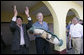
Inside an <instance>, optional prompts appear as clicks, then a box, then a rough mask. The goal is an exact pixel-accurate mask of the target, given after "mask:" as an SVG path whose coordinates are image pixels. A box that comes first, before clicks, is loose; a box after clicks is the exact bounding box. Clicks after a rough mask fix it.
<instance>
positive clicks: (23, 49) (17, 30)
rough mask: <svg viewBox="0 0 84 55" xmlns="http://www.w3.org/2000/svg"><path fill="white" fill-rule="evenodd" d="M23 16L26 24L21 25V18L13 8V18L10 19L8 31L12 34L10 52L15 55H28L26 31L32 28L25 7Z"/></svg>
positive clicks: (27, 10)
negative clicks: (26, 19)
mask: <svg viewBox="0 0 84 55" xmlns="http://www.w3.org/2000/svg"><path fill="white" fill-rule="evenodd" d="M25 14H26V16H27V18H28V23H27V24H22V21H23V19H22V17H20V16H17V15H18V12H17V9H16V6H14V17H13V18H12V21H11V24H10V29H11V31H12V33H13V42H12V50H13V52H14V53H15V54H28V52H29V51H28V49H29V42H30V40H29V36H28V33H27V30H28V29H29V28H31V27H32V20H31V17H30V16H29V9H28V7H26V10H25Z"/></svg>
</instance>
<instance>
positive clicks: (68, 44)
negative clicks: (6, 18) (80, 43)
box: [66, 20, 72, 50]
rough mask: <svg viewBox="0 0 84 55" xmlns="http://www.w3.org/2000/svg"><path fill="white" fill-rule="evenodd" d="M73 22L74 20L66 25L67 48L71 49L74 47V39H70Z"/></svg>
mask: <svg viewBox="0 0 84 55" xmlns="http://www.w3.org/2000/svg"><path fill="white" fill-rule="evenodd" d="M71 24H72V20H71V22H70V23H69V24H68V25H67V26H66V29H67V32H66V33H67V49H68V50H70V49H72V39H71V40H69V32H70V26H71Z"/></svg>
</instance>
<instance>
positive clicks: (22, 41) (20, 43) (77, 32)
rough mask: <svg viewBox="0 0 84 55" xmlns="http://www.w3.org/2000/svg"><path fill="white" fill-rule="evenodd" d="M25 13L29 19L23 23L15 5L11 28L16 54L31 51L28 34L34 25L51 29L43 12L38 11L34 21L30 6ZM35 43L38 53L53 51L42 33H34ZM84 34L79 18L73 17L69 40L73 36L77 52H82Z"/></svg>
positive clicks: (13, 49) (13, 47) (13, 48)
mask: <svg viewBox="0 0 84 55" xmlns="http://www.w3.org/2000/svg"><path fill="white" fill-rule="evenodd" d="M25 14H26V16H27V19H28V23H27V24H22V22H23V18H22V17H21V16H18V12H17V9H16V5H15V6H14V16H13V18H12V20H11V23H10V29H11V32H12V33H13V36H14V37H13V41H12V51H13V52H14V53H16V54H28V53H29V45H30V39H29V36H28V33H27V31H28V29H29V28H31V27H32V26H36V27H39V28H42V29H44V30H46V31H47V30H49V29H48V25H47V23H46V22H44V21H43V14H42V13H41V12H39V13H37V15H36V18H37V20H38V21H37V22H35V23H34V24H33V23H32V19H31V17H30V15H29V8H28V7H26V9H25ZM34 36H35V37H36V38H35V43H36V51H37V54H43V53H44V54H49V53H51V49H50V43H49V42H48V41H46V40H45V39H43V38H41V37H40V34H34ZM82 36H83V26H82V25H81V24H79V19H78V18H77V17H74V18H73V19H72V24H71V25H70V31H69V40H71V38H72V43H73V48H74V49H75V53H76V54H77V53H78V54H80V48H81V37H82Z"/></svg>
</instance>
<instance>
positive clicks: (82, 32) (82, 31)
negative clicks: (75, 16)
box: [81, 26, 83, 37]
mask: <svg viewBox="0 0 84 55" xmlns="http://www.w3.org/2000/svg"><path fill="white" fill-rule="evenodd" d="M81 35H82V37H83V26H81Z"/></svg>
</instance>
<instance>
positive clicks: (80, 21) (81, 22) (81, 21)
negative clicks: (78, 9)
mask: <svg viewBox="0 0 84 55" xmlns="http://www.w3.org/2000/svg"><path fill="white" fill-rule="evenodd" d="M79 23H80V24H81V25H83V20H81V19H80V20H79ZM81 54H83V36H82V44H81Z"/></svg>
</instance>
